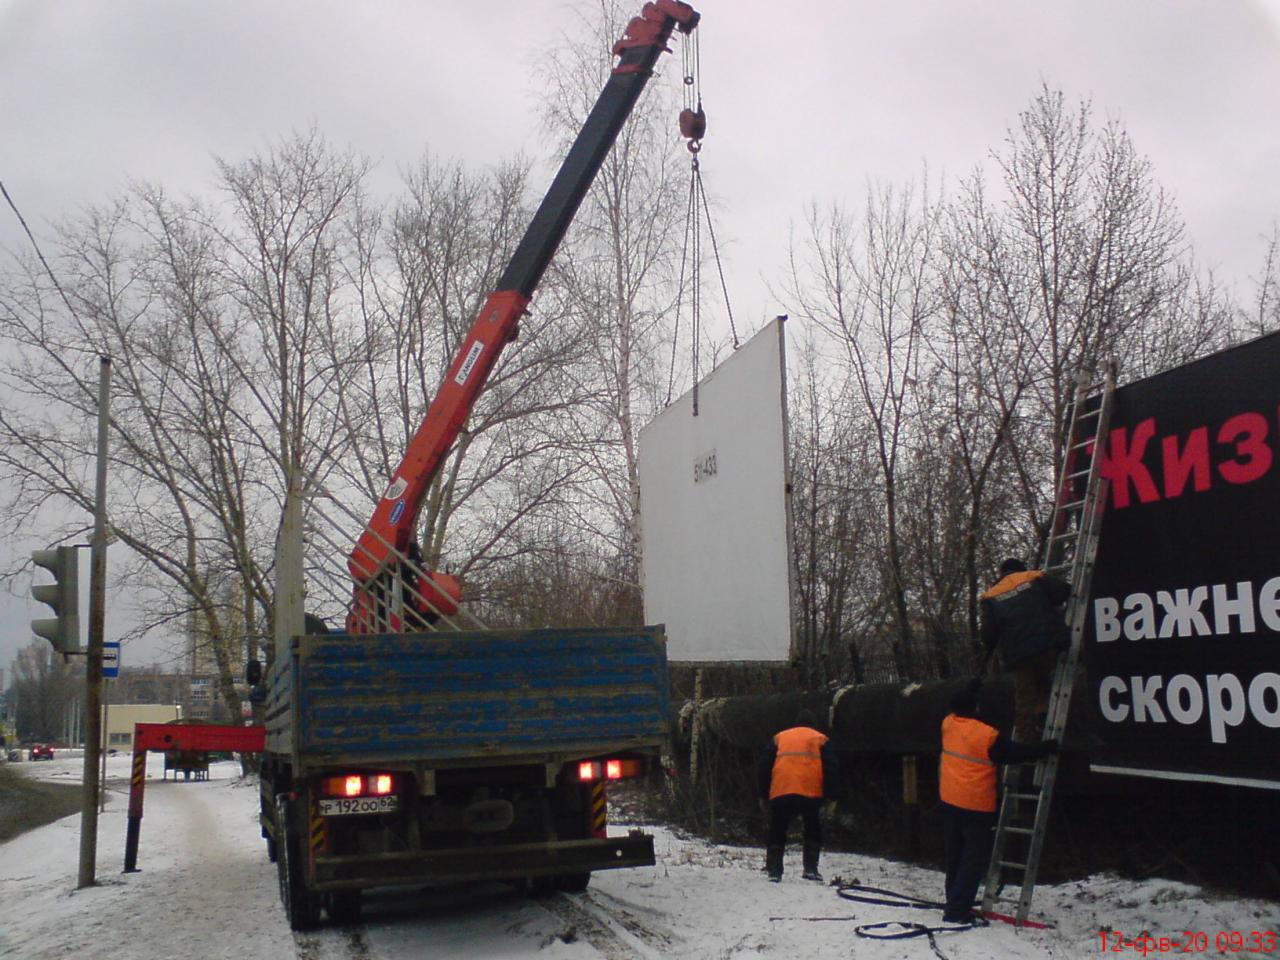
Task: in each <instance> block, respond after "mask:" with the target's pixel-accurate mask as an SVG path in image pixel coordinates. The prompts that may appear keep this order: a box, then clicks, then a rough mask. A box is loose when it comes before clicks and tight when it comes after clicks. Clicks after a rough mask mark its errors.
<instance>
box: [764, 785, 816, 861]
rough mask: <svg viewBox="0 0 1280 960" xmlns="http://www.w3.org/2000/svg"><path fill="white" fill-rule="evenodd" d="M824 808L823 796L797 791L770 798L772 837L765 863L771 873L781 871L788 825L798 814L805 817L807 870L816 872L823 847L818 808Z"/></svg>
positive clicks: (770, 833)
mask: <svg viewBox="0 0 1280 960" xmlns="http://www.w3.org/2000/svg"><path fill="white" fill-rule="evenodd" d="M821 809H822V798H821V797H802V796H800V795H799V794H796V793H789V794H786V795H785V796H781V797H774V798H773V799H772V800H770V801H769V838H768V840H767V841H766V847H765V866H766V868H767V869H768V871H769V873H770V874H771V875H772V874H775V873H776V874H778V875H781V874H782V852H783V850H784V849H785V848H786V845H787V829H788V828H789V827H790V826H791V821H792V820H794V819H795V818H796V817H801V818H802V819H803V820H804V869H805V872H806V873H809V872H813V873H816V872H817V870H818V855H819V852H820V851H821V850H822V822H821V821H820V820H819V819H818V811H819V810H821Z"/></svg>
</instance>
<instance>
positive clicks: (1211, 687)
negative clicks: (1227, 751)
mask: <svg viewBox="0 0 1280 960" xmlns="http://www.w3.org/2000/svg"><path fill="white" fill-rule="evenodd" d="M1205 686H1206V688H1207V690H1206V692H1207V694H1208V699H1209V737H1210V739H1212V740H1213V742H1214V743H1226V742H1227V727H1238V726H1240V724H1242V723H1244V710H1245V700H1244V687H1242V686H1241V685H1240V681H1239V679H1237V677H1236V675H1235V674H1234V673H1223V674H1217V673H1211V674H1209V676H1207V677H1205ZM1224 695H1226V696H1227V698H1228V699H1230V701H1231V702H1230V704H1228V703H1226V702H1225V701H1224Z"/></svg>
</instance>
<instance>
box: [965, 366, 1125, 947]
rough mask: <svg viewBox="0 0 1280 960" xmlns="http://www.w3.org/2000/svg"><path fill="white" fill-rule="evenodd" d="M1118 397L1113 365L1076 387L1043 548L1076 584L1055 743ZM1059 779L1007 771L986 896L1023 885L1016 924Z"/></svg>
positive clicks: (1082, 613)
mask: <svg viewBox="0 0 1280 960" xmlns="http://www.w3.org/2000/svg"><path fill="white" fill-rule="evenodd" d="M1114 392H1115V368H1114V366H1112V365H1108V367H1107V370H1106V372H1105V374H1104V376H1103V379H1102V380H1101V381H1100V382H1095V383H1087V382H1083V381H1082V382H1080V383H1079V384H1078V385H1077V387H1076V392H1075V397H1074V399H1073V401H1072V405H1071V414H1070V418H1069V422H1068V426H1067V433H1066V437H1067V441H1066V449H1065V450H1064V451H1063V458H1062V460H1063V463H1062V471H1061V474H1060V476H1059V478H1058V486H1057V496H1056V498H1055V503H1054V509H1053V522H1052V524H1051V525H1050V528H1049V534H1050V535H1049V539H1048V542H1047V543H1046V546H1045V562H1044V570H1045V572H1046V573H1050V574H1053V575H1055V576H1058V577H1061V578H1062V579H1064V580H1066V581H1067V582H1068V583H1070V584H1071V596H1070V598H1069V599H1068V600H1067V605H1066V611H1065V619H1066V625H1067V629H1068V630H1069V632H1070V637H1071V645H1070V646H1069V647H1068V648H1067V650H1065V651H1064V652H1063V653H1062V655H1061V656H1060V657H1059V658H1058V664H1057V667H1056V668H1055V670H1054V674H1053V685H1052V687H1051V690H1050V694H1049V713H1048V716H1047V717H1046V718H1045V725H1044V733H1043V739H1044V740H1057V741H1058V742H1059V743H1060V742H1061V741H1062V736H1063V734H1064V733H1065V732H1066V727H1067V712H1068V709H1069V708H1070V706H1071V691H1072V688H1073V687H1074V685H1075V677H1076V669H1077V667H1078V666H1079V663H1080V651H1081V648H1082V647H1083V646H1084V624H1085V619H1086V616H1087V614H1088V604H1089V586H1090V583H1091V581H1092V579H1093V565H1094V560H1095V558H1096V557H1097V554H1098V534H1099V528H1100V527H1101V521H1102V512H1103V508H1104V507H1105V505H1106V499H1107V487H1108V484H1107V480H1106V478H1105V477H1103V476H1102V469H1101V468H1102V451H1103V448H1104V447H1105V445H1106V444H1105V438H1106V436H1107V431H1108V430H1109V428H1110V423H1111V406H1112V398H1113V394H1114ZM1095 437H1098V438H1102V442H1098V443H1095V442H1094V438H1095ZM1082 461H1087V463H1082ZM1057 775H1058V755H1057V754H1052V755H1050V756H1048V757H1046V758H1044V759H1042V760H1040V761H1038V762H1037V763H1036V765H1035V773H1034V777H1033V779H1032V783H1031V784H1030V785H1028V784H1026V783H1025V776H1024V767H1023V766H1022V765H1018V764H1010V765H1008V766H1007V767H1005V769H1004V791H1003V799H1002V800H1001V803H1000V815H999V817H998V818H997V820H996V833H995V842H994V843H993V845H992V849H991V863H990V865H989V866H988V868H987V880H986V886H985V888H984V890H983V895H982V909H983V910H993V909H994V908H995V905H996V904H997V903H1002V902H1003V903H1009V902H1013V901H1014V899H1015V898H1014V897H1012V896H1009V897H1003V896H1001V893H1002V891H1003V889H1004V887H1006V886H1020V887H1021V892H1020V893H1019V895H1018V897H1017V898H1016V901H1017V905H1018V906H1017V911H1016V915H1015V916H1016V919H1017V921H1018V922H1022V921H1025V920H1026V919H1027V914H1028V912H1029V911H1030V909H1031V896H1032V894H1033V892H1034V891H1035V886H1036V873H1037V872H1038V871H1039V868H1040V853H1041V851H1042V850H1043V849H1044V838H1045V833H1046V832H1047V830H1048V826H1049V806H1050V804H1051V803H1052V801H1053V788H1054V784H1055V783H1056V781H1057Z"/></svg>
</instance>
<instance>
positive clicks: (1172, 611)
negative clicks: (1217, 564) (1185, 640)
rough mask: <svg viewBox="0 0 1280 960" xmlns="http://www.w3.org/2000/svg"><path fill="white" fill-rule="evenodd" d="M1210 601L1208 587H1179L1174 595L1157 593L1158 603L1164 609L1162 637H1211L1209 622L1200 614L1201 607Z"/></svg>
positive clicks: (1164, 591)
mask: <svg viewBox="0 0 1280 960" xmlns="http://www.w3.org/2000/svg"><path fill="white" fill-rule="evenodd" d="M1207 599H1209V588H1208V587H1196V588H1194V589H1192V590H1188V589H1187V588H1185V587H1179V588H1178V589H1177V590H1175V591H1173V593H1172V594H1170V593H1169V591H1168V590H1158V591H1156V602H1157V603H1158V604H1160V606H1162V607H1164V610H1165V616H1164V622H1163V623H1161V624H1160V636H1161V637H1172V636H1179V637H1190V636H1192V635H1197V636H1201V637H1205V636H1209V635H1210V634H1211V633H1212V631H1211V630H1210V629H1209V621H1208V620H1206V619H1205V618H1204V614H1203V613H1201V612H1200V607H1202V606H1203V605H1204V602H1205V600H1207Z"/></svg>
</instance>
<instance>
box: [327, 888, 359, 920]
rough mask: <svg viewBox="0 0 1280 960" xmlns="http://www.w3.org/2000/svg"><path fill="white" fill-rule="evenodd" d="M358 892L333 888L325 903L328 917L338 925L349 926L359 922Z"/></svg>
mask: <svg viewBox="0 0 1280 960" xmlns="http://www.w3.org/2000/svg"><path fill="white" fill-rule="evenodd" d="M360 893H361V891H359V890H335V891H334V892H333V893H331V894H329V895H328V897H326V901H327V902H326V904H325V910H326V911H327V912H328V914H329V919H330V920H332V921H333V922H334V923H336V924H337V925H338V926H340V927H351V926H355V925H356V924H357V923H359V922H360V907H361V896H360Z"/></svg>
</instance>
